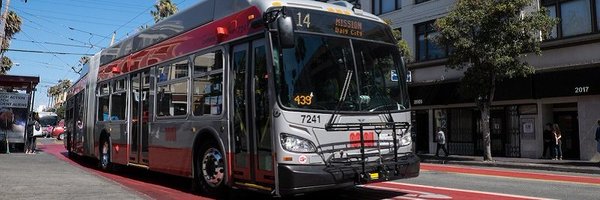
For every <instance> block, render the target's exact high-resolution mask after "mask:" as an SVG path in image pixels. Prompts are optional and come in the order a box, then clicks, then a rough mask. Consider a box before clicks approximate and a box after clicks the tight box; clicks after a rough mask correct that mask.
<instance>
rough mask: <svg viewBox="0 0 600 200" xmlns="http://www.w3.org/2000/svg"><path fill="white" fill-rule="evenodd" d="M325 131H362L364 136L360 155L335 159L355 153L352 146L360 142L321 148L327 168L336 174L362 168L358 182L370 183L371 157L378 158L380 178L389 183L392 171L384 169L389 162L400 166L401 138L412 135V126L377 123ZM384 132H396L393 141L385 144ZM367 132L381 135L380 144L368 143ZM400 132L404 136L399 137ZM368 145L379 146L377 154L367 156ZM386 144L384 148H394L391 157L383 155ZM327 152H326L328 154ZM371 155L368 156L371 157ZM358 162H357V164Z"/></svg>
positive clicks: (329, 126) (345, 125)
mask: <svg viewBox="0 0 600 200" xmlns="http://www.w3.org/2000/svg"><path fill="white" fill-rule="evenodd" d="M325 130H327V131H358V132H359V135H360V155H359V156H356V155H354V156H352V155H349V154H347V157H346V158H339V159H337V158H334V156H335V155H334V154H335V153H336V152H342V154H343V151H346V150H354V149H356V147H350V146H351V145H352V144H355V143H356V142H352V141H351V142H340V143H330V144H326V145H319V146H318V147H317V148H318V149H319V150H320V151H319V154H320V155H321V157H322V158H323V160H324V162H325V164H326V166H327V167H328V168H331V169H333V170H336V169H342V168H354V167H356V164H360V173H359V174H360V175H359V177H357V178H358V180H357V181H358V182H360V183H366V182H368V181H370V180H371V176H370V175H369V172H367V164H368V162H367V156H371V157H372V156H377V157H378V158H379V159H378V160H377V161H378V162H377V163H376V164H375V165H377V166H378V171H379V174H380V175H383V176H384V177H383V179H387V177H388V176H389V173H390V171H389V169H384V168H382V167H383V166H384V165H382V164H385V163H386V162H387V163H390V161H393V163H398V149H399V147H398V135H399V134H401V137H403V136H404V134H410V133H409V130H410V124H409V123H408V122H375V123H332V124H327V125H326V126H325ZM384 130H391V131H392V140H382V139H381V137H380V136H381V135H380V134H381V133H382V132H383V131H384ZM365 131H374V132H375V133H376V134H377V140H365V137H364V133H365ZM398 131H400V133H398ZM366 142H372V143H376V144H377V145H376V147H375V149H376V150H377V152H369V153H366V151H365V149H366V148H367V145H365V143H366ZM382 144H385V145H384V146H383V148H388V149H390V148H393V151H392V152H391V153H388V154H382V153H381V150H382ZM336 146H341V147H342V148H336ZM324 149H325V150H324ZM326 153H331V155H330V156H329V158H325V156H324V155H325V154H326ZM367 154H368V155H367ZM355 157H360V160H356V159H354V158H355ZM353 159H354V160H353ZM393 170H394V171H396V174H397V173H398V172H397V166H395V167H394V169H393Z"/></svg>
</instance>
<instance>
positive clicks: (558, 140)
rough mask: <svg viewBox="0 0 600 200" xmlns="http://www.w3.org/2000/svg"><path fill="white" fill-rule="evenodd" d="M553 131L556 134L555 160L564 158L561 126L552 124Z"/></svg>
mask: <svg viewBox="0 0 600 200" xmlns="http://www.w3.org/2000/svg"><path fill="white" fill-rule="evenodd" d="M552 133H553V134H554V145H555V146H554V158H553V160H562V147H561V144H562V142H561V138H562V133H561V132H560V127H558V124H554V125H552Z"/></svg>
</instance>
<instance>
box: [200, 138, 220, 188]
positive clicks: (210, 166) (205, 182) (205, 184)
mask: <svg viewBox="0 0 600 200" xmlns="http://www.w3.org/2000/svg"><path fill="white" fill-rule="evenodd" d="M198 150H199V151H198V153H197V154H196V159H195V160H196V161H195V162H196V178H195V181H196V183H197V185H198V186H200V189H201V191H202V192H205V193H207V194H210V195H220V194H223V192H224V190H225V169H226V168H225V157H224V154H223V152H222V151H221V150H220V148H219V147H218V146H217V145H216V144H214V143H210V142H205V143H203V144H202V145H200V148H199V149H198Z"/></svg>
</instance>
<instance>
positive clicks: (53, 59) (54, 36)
mask: <svg viewBox="0 0 600 200" xmlns="http://www.w3.org/2000/svg"><path fill="white" fill-rule="evenodd" d="M5 1H6V0H4V1H3V3H4V2H5ZM172 1H173V2H174V3H175V4H176V5H177V7H178V9H179V10H184V9H186V8H188V7H190V6H191V5H193V4H195V3H197V2H198V1H199V0H172ZM155 3H156V0H27V3H25V1H24V0H11V2H10V5H9V9H10V10H13V11H15V12H16V13H17V14H18V15H19V16H20V17H21V20H22V21H23V24H22V25H21V32H20V33H17V34H16V35H15V38H14V39H13V40H12V41H11V44H10V49H14V50H28V51H29V50H33V51H44V52H47V53H28V52H17V51H7V52H6V53H5V55H6V56H8V57H9V58H10V59H11V60H12V61H13V64H14V65H13V67H12V69H11V70H10V71H9V72H8V74H9V75H22V76H38V77H40V84H39V85H38V87H37V92H36V95H35V105H34V108H38V107H40V106H42V105H48V102H49V98H48V96H47V89H48V88H50V87H51V86H53V85H55V84H56V83H57V82H58V80H61V79H69V80H71V81H72V82H73V83H74V82H75V81H77V79H79V74H77V73H76V72H75V71H74V70H73V69H72V68H74V69H75V70H79V69H81V66H79V59H80V58H81V56H82V54H95V53H97V52H99V51H100V50H101V49H102V48H106V47H107V46H109V45H110V41H111V37H112V35H113V32H116V37H115V40H116V41H115V42H118V41H120V40H123V39H125V38H127V36H130V35H133V34H134V33H136V31H137V30H138V28H139V27H140V26H142V25H149V26H150V25H152V24H154V20H153V18H152V15H151V14H150V11H151V10H153V9H154V7H153V5H154V4H155ZM4 9H5V7H4V5H2V10H3V11H4ZM59 53H68V54H59ZM71 54H73V55H71Z"/></svg>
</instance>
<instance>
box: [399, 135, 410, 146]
mask: <svg viewBox="0 0 600 200" xmlns="http://www.w3.org/2000/svg"><path fill="white" fill-rule="evenodd" d="M410 143H412V137H411V136H410V134H409V133H406V134H404V135H403V136H402V138H400V146H408V145H410Z"/></svg>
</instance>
